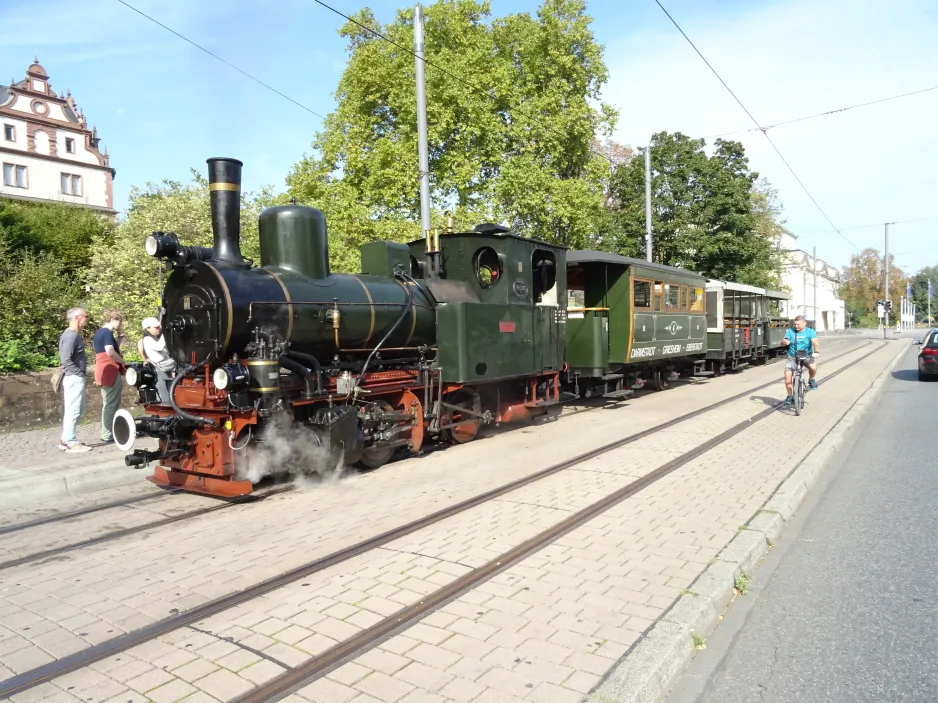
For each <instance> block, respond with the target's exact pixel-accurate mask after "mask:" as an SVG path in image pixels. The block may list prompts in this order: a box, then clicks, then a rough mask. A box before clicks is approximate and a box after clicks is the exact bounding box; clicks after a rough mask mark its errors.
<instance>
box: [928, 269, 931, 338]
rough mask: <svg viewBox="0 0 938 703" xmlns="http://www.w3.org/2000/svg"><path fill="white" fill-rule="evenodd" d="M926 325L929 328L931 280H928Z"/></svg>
mask: <svg viewBox="0 0 938 703" xmlns="http://www.w3.org/2000/svg"><path fill="white" fill-rule="evenodd" d="M927 324H928V326H929V327H931V279H930V278H929V279H928V320H927Z"/></svg>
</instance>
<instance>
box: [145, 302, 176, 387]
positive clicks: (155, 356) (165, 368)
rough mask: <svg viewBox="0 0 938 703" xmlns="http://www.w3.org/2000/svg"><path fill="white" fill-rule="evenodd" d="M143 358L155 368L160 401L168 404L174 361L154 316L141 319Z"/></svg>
mask: <svg viewBox="0 0 938 703" xmlns="http://www.w3.org/2000/svg"><path fill="white" fill-rule="evenodd" d="M143 332H144V335H143V358H144V359H145V360H146V361H147V363H149V364H150V365H152V366H153V368H154V369H156V378H157V383H156V389H157V391H158V392H159V394H160V402H162V403H163V404H164V405H168V404H169V384H170V383H171V382H172V378H173V376H175V375H176V373H175V372H176V362H175V361H174V360H173V358H172V357H171V356H170V355H169V352H168V351H167V350H166V338H165V337H164V336H163V329H162V327H160V321H159V320H157V319H156V318H155V317H148V318H147V319H145V320H144V321H143Z"/></svg>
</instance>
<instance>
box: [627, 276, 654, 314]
mask: <svg viewBox="0 0 938 703" xmlns="http://www.w3.org/2000/svg"><path fill="white" fill-rule="evenodd" d="M632 305H633V306H634V307H636V308H650V307H651V283H650V282H649V281H643V280H641V279H638V278H636V279H635V281H634V282H633V283H632Z"/></svg>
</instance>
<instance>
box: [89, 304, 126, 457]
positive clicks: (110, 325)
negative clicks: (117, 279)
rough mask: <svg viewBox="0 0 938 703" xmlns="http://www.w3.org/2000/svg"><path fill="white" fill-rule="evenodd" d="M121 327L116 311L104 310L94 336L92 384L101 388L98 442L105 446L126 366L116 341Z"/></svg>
mask: <svg viewBox="0 0 938 703" xmlns="http://www.w3.org/2000/svg"><path fill="white" fill-rule="evenodd" d="M123 324H124V316H123V315H122V314H121V313H120V312H119V311H117V310H105V311H104V325H103V326H102V327H101V329H99V330H98V331H97V332H95V333H94V354H95V357H94V359H95V360H94V382H95V383H96V384H97V385H98V386H100V388H101V441H102V442H106V443H107V442H113V441H114V435H113V434H111V425H112V424H113V422H114V413H116V412H117V409H118V408H119V407H120V404H121V372H122V371H123V370H124V368H125V367H126V365H127V363H126V362H125V361H124V357H122V356H121V348H120V343H119V342H118V339H117V338H118V336H119V332H120V329H121V326H122V325H123ZM115 332H117V333H118V334H115Z"/></svg>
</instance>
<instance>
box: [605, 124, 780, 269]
mask: <svg viewBox="0 0 938 703" xmlns="http://www.w3.org/2000/svg"><path fill="white" fill-rule="evenodd" d="M651 168H652V187H651V190H652V228H653V233H654V237H653V252H652V256H653V259H654V260H655V261H657V262H659V263H664V264H668V265H671V266H680V267H683V268H688V269H692V270H695V271H699V272H700V273H702V274H705V275H707V276H710V277H713V278H720V279H729V280H733V281H738V282H740V283H749V284H752V285H759V286H773V287H777V286H778V285H779V273H778V271H779V264H780V256H781V255H780V253H779V251H778V246H777V240H778V236H779V233H780V227H781V225H780V224H778V223H777V221H776V218H777V215H778V209H779V208H778V205H777V200H775V199H774V198H775V196H774V194H773V193H772V192H771V191H770V190H769V191H763V190H760V188H758V187H756V186H755V184H756V181H757V179H758V174H757V173H754V172H752V171H750V170H749V166H748V159H747V158H746V155H745V151H744V149H743V146H742V144H740V143H739V142H733V141H724V140H722V139H717V140H716V143H715V150H714V153H713V155H712V156H709V157H708V156H707V155H706V153H705V152H704V140H702V139H691V138H690V137H688V136H686V135H684V134H681V133H680V132H677V133H674V134H669V133H667V132H660V133H658V134H655V135H654V136H653V138H652V147H651ZM764 187H767V185H766V186H764ZM612 189H613V193H614V197H613V205H612V207H613V210H614V215H613V218H614V221H615V227H614V230H615V233H614V234H613V236H612V238H611V239H610V241H609V242H608V244H609V245H610V248H612V249H613V250H614V251H618V252H619V253H623V254H626V255H635V253H636V252H637V251H641V249H642V248H643V245H642V242H643V240H644V236H645V155H644V154H642V155H641V156H636V157H635V158H633V159H631V161H630V162H629V163H628V164H626V165H624V166H620V167H619V168H618V169H617V170H616V173H615V176H614V177H613V185H612Z"/></svg>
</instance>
